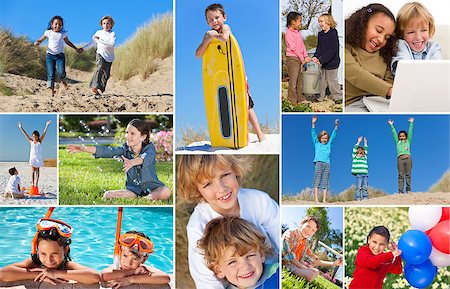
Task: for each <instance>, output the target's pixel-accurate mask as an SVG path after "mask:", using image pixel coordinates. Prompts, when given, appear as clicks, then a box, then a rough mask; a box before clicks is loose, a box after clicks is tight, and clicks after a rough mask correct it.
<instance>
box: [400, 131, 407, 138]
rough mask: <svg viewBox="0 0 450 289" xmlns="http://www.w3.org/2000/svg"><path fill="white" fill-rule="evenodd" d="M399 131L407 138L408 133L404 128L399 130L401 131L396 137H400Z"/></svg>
mask: <svg viewBox="0 0 450 289" xmlns="http://www.w3.org/2000/svg"><path fill="white" fill-rule="evenodd" d="M401 133H404V134H405V137H406V138H408V133H407V132H406V131H405V130H401V131H399V132H398V137H399V138H400V134H401Z"/></svg>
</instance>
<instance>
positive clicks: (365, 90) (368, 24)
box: [345, 4, 397, 112]
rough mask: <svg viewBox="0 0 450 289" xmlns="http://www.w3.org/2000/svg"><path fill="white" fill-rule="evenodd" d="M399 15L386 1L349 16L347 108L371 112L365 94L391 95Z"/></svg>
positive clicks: (347, 29)
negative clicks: (396, 28)
mask: <svg viewBox="0 0 450 289" xmlns="http://www.w3.org/2000/svg"><path fill="white" fill-rule="evenodd" d="M394 30H395V17H394V15H393V14H392V12H391V11H390V10H389V9H388V8H386V7H385V6H383V5H382V4H370V5H368V6H365V7H362V8H361V9H359V10H357V11H356V12H355V13H353V14H352V15H351V16H350V17H349V18H347V19H346V20H345V105H346V106H345V111H346V112H362V111H365V112H367V111H368V109H367V108H366V106H365V105H364V103H363V97H364V96H374V95H375V96H382V97H386V98H390V97H391V94H392V83H393V76H392V74H391V72H390V69H389V65H390V63H391V60H392V57H393V56H394V55H395V47H396V42H397V41H396V38H395V34H394Z"/></svg>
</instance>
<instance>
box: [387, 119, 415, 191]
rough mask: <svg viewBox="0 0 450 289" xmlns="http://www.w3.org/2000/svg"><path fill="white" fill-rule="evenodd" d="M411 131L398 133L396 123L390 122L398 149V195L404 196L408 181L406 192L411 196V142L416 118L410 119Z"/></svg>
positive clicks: (390, 120)
mask: <svg viewBox="0 0 450 289" xmlns="http://www.w3.org/2000/svg"><path fill="white" fill-rule="evenodd" d="M408 122H409V129H408V132H406V131H404V130H401V131H399V132H398V135H397V131H396V130H395V127H394V121H393V120H392V119H389V120H388V124H389V126H390V127H391V131H392V136H393V137H394V141H395V145H396V149H397V169H398V193H399V194H403V193H404V191H403V186H404V182H405V180H406V192H407V193H408V194H411V169H412V158H411V148H410V147H411V142H412V132H413V127H414V118H413V117H410V118H409V119H408Z"/></svg>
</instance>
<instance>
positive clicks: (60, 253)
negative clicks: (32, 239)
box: [38, 240, 69, 269]
mask: <svg viewBox="0 0 450 289" xmlns="http://www.w3.org/2000/svg"><path fill="white" fill-rule="evenodd" d="M66 250H69V248H68V247H66ZM38 252H39V260H40V261H41V263H42V265H44V266H45V267H46V268H49V269H56V268H58V267H59V266H60V265H61V264H62V262H63V261H64V254H65V249H64V248H63V247H61V246H60V245H59V244H58V242H57V241H52V240H40V241H39V244H38Z"/></svg>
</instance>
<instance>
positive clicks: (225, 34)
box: [214, 24, 231, 42]
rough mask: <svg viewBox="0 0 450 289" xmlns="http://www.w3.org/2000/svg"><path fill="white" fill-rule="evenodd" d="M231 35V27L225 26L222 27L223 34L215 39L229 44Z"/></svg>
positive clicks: (219, 34)
mask: <svg viewBox="0 0 450 289" xmlns="http://www.w3.org/2000/svg"><path fill="white" fill-rule="evenodd" d="M230 35H231V28H230V26H228V25H226V24H224V25H223V27H222V33H217V34H216V35H214V37H215V38H217V39H219V40H220V41H223V42H227V41H228V40H229V39H230Z"/></svg>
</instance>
